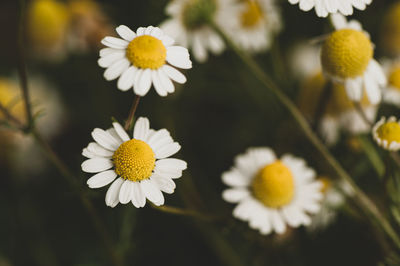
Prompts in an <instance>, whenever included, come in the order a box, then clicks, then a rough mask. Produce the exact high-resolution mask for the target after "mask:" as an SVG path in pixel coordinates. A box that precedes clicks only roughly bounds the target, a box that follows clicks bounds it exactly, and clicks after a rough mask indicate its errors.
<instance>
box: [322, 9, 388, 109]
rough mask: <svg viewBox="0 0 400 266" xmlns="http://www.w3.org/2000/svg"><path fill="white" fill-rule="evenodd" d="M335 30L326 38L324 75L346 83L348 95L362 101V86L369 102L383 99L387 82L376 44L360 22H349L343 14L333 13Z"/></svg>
mask: <svg viewBox="0 0 400 266" xmlns="http://www.w3.org/2000/svg"><path fill="white" fill-rule="evenodd" d="M331 18H332V23H333V25H334V27H335V28H336V31H334V32H333V33H331V34H330V35H329V36H328V37H327V38H326V40H325V41H324V43H323V45H322V49H321V64H322V68H323V71H324V74H325V75H326V76H327V77H329V78H330V79H332V80H333V81H334V82H337V83H341V84H343V85H344V87H345V89H346V92H347V95H348V97H349V98H350V99H351V100H353V101H360V100H361V99H362V97H363V92H364V90H363V88H365V92H366V94H367V97H368V99H369V101H370V102H371V103H372V104H377V103H379V102H380V100H381V87H383V86H385V84H386V77H385V74H384V73H383V70H382V67H381V66H380V65H379V63H378V62H377V61H375V60H374V59H373V44H372V43H371V41H370V39H369V36H368V34H367V33H365V32H363V31H362V30H361V25H360V23H358V22H357V21H354V20H353V21H350V22H347V21H346V19H345V17H343V16H342V15H340V14H334V15H332V16H331Z"/></svg>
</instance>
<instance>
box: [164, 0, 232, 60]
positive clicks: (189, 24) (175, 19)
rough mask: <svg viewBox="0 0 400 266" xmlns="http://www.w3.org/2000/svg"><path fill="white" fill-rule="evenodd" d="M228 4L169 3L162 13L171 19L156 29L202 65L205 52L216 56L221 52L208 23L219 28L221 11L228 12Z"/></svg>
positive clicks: (219, 0) (209, 0)
mask: <svg viewBox="0 0 400 266" xmlns="http://www.w3.org/2000/svg"><path fill="white" fill-rule="evenodd" d="M230 2H231V0H173V1H171V2H170V3H169V4H168V5H167V7H166V9H165V11H166V13H167V15H169V16H170V17H171V18H169V19H168V20H166V21H165V22H163V23H162V24H161V25H160V27H161V28H162V29H163V30H164V31H165V32H166V33H167V34H169V35H171V36H172V37H173V38H174V39H175V40H176V41H177V43H179V44H181V45H183V46H184V47H190V49H191V50H192V52H193V56H194V58H195V59H196V60H197V61H199V62H205V61H206V60H207V58H208V51H211V52H212V53H213V54H220V53H221V52H222V51H223V50H224V49H225V44H224V42H223V40H222V38H221V37H220V36H219V35H218V33H217V32H215V31H214V30H213V29H212V28H211V27H210V26H209V25H208V22H209V21H210V20H213V21H214V22H215V23H217V24H218V25H223V16H222V15H223V11H224V10H226V9H228V8H229V5H230Z"/></svg>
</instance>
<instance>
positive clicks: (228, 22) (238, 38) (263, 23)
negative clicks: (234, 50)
mask: <svg viewBox="0 0 400 266" xmlns="http://www.w3.org/2000/svg"><path fill="white" fill-rule="evenodd" d="M222 16H224V17H225V18H224V21H225V23H223V24H222V25H221V26H222V27H223V29H224V31H225V32H226V33H227V34H228V35H229V36H230V38H231V39H232V40H233V41H234V42H236V43H237V44H238V45H239V46H240V47H241V48H242V49H243V50H246V51H249V52H260V51H263V50H266V49H267V48H269V47H270V46H271V43H272V41H273V38H274V35H275V34H276V33H277V32H279V31H280V30H281V27H282V20H281V17H280V13H279V10H278V7H277V6H276V5H275V1H274V0H242V1H240V2H239V3H235V4H232V5H231V7H230V8H227V9H226V10H224V12H223V14H222Z"/></svg>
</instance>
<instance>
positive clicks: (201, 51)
mask: <svg viewBox="0 0 400 266" xmlns="http://www.w3.org/2000/svg"><path fill="white" fill-rule="evenodd" d="M193 55H194V57H195V58H196V60H197V61H199V62H200V63H204V62H205V61H206V60H207V57H208V56H207V50H206V48H205V47H204V44H203V43H202V40H201V37H200V36H198V35H195V36H194V37H193Z"/></svg>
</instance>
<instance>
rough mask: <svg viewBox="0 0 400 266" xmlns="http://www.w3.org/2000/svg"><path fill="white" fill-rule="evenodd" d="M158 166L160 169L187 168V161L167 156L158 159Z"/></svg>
mask: <svg viewBox="0 0 400 266" xmlns="http://www.w3.org/2000/svg"><path fill="white" fill-rule="evenodd" d="M156 167H158V168H159V169H160V170H164V171H168V170H185V169H186V168H187V163H186V162H185V161H184V160H180V159H175V158H167V159H161V160H157V161H156Z"/></svg>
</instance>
